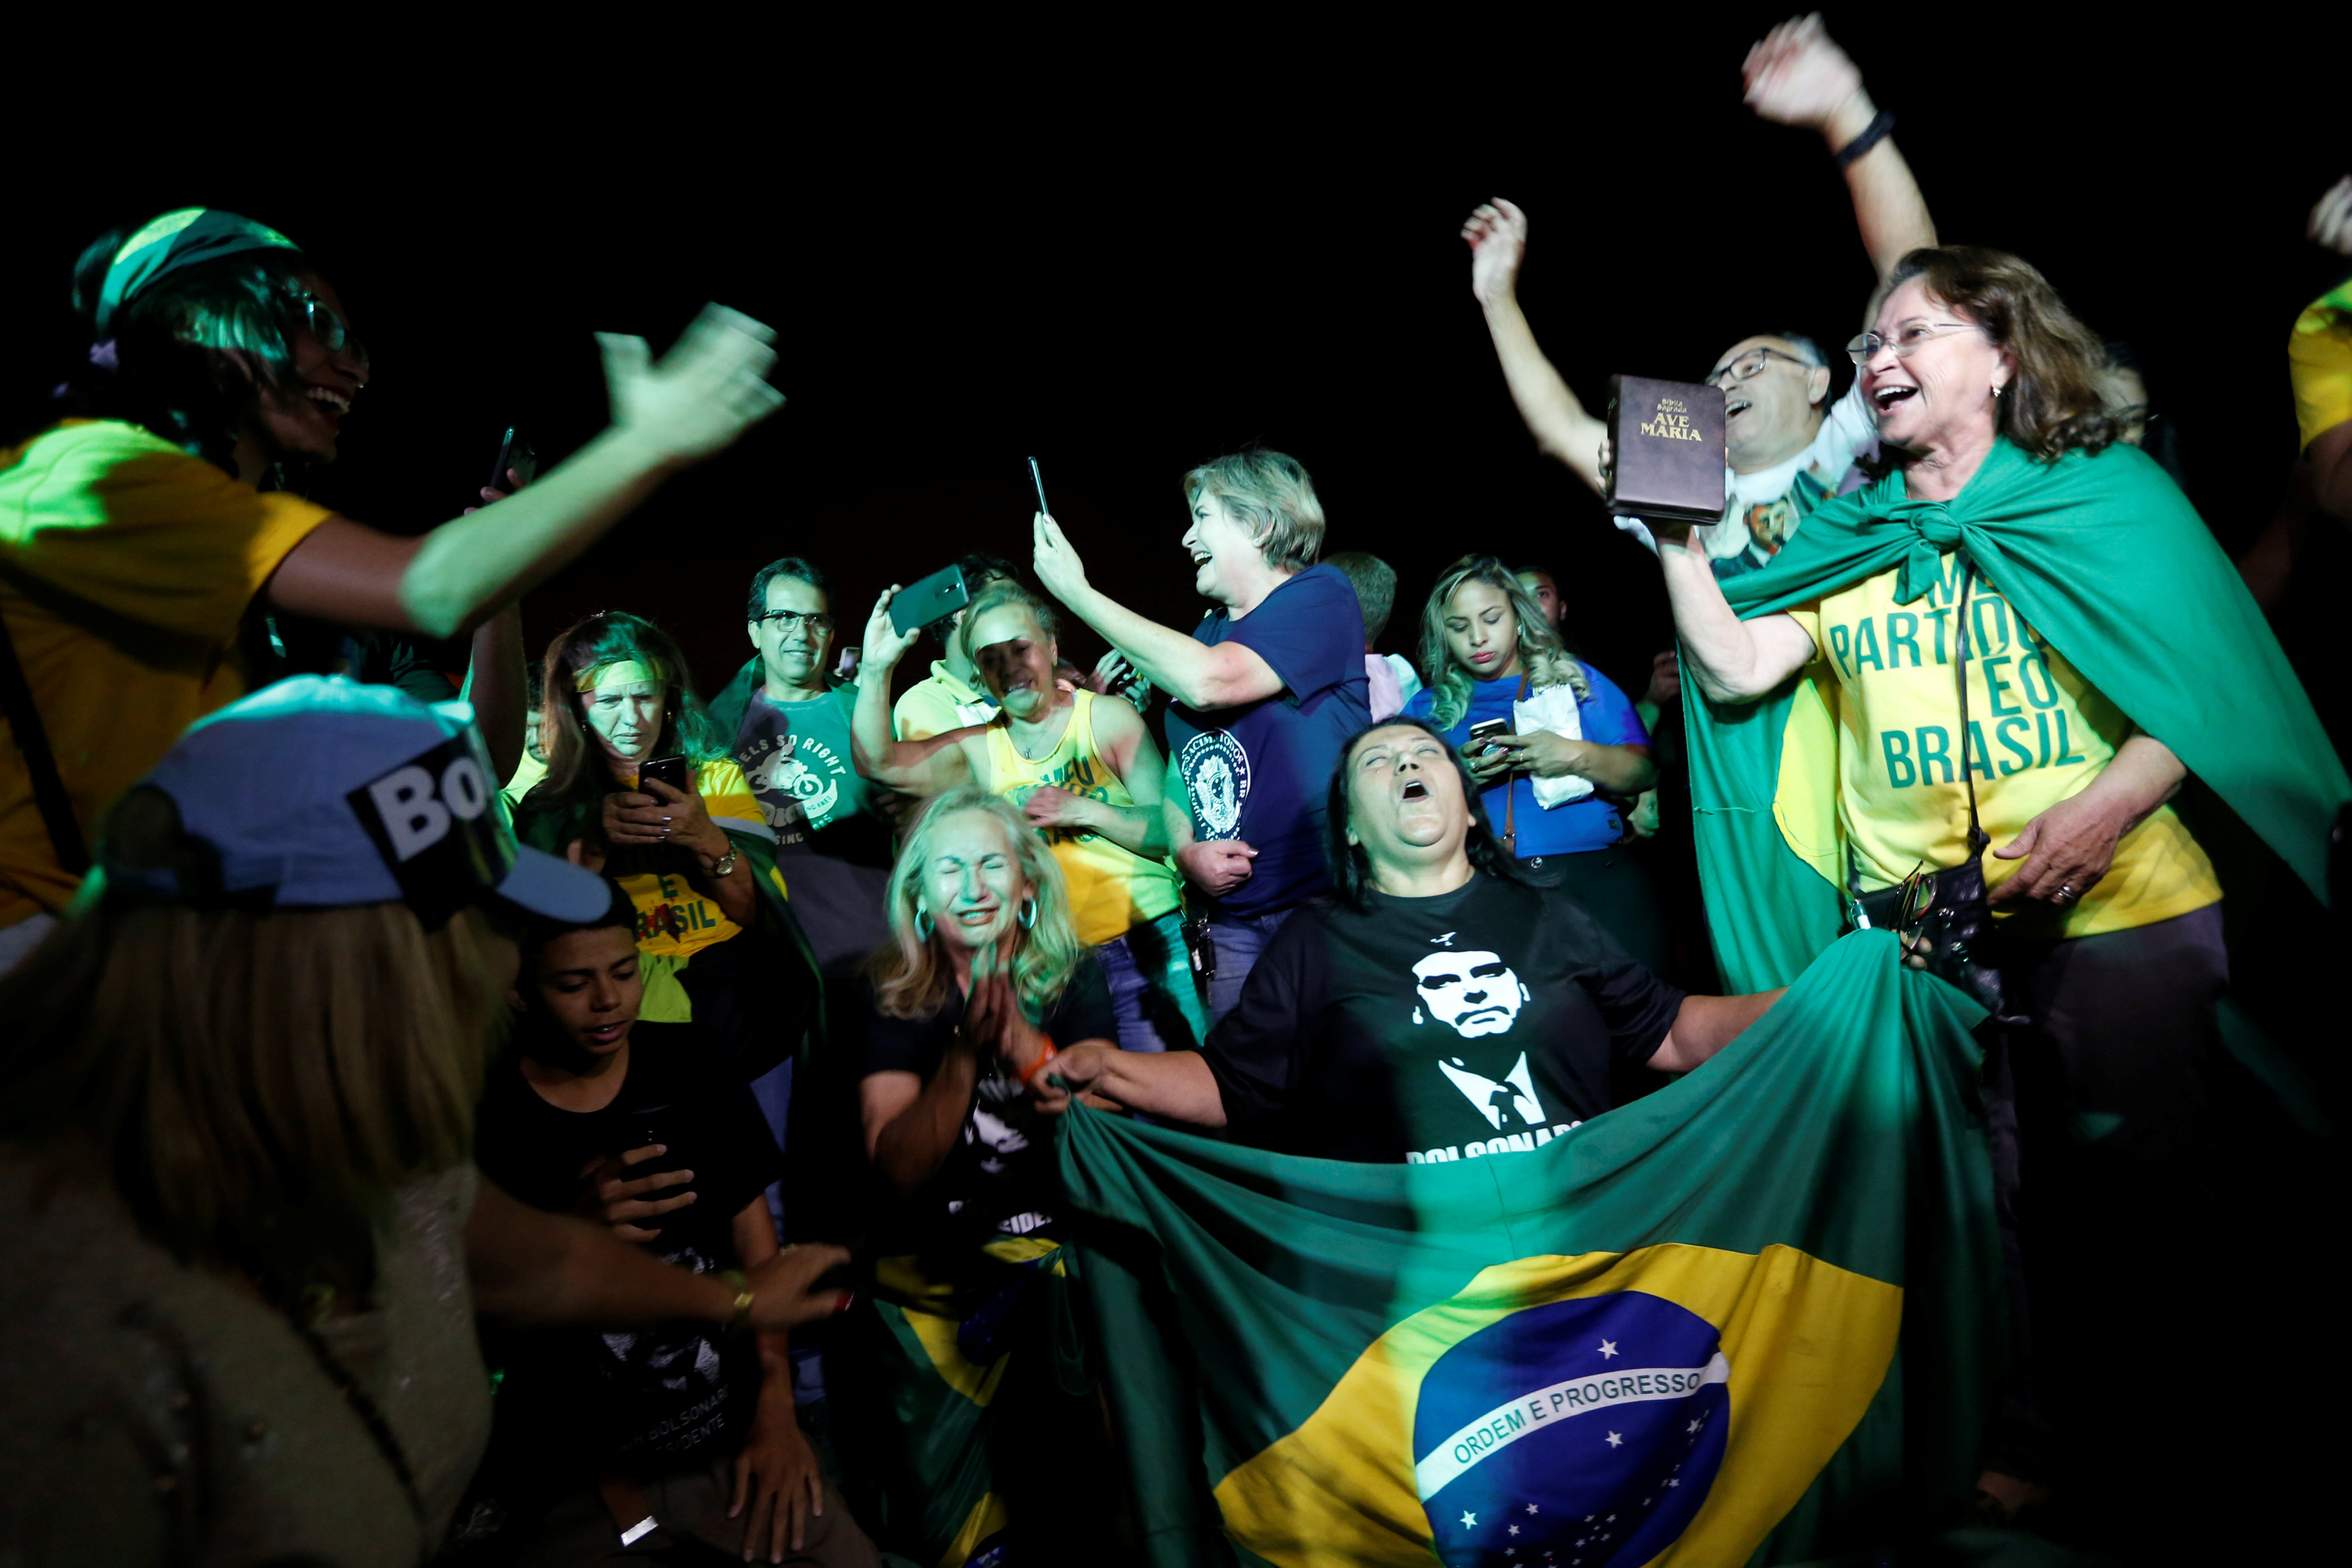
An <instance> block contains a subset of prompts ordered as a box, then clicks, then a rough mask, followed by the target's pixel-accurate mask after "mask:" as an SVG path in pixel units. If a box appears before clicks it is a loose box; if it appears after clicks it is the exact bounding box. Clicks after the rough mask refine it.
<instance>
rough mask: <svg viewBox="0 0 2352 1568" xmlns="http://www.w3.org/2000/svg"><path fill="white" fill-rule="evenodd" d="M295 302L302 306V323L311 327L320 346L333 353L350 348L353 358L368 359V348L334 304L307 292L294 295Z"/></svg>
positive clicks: (311, 334) (313, 335)
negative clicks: (363, 344)
mask: <svg viewBox="0 0 2352 1568" xmlns="http://www.w3.org/2000/svg"><path fill="white" fill-rule="evenodd" d="M294 302H295V303H296V304H298V305H299V306H301V307H302V324H303V325H304V326H305V327H308V328H309V329H310V336H312V337H313V338H316V339H318V340H319V346H320V348H322V349H324V350H327V352H329V353H331V354H340V353H341V352H342V351H343V350H345V349H349V350H351V351H352V358H353V359H356V360H360V361H365V360H366V359H367V357H368V353H367V350H366V348H365V347H363V346H362V344H361V342H360V340H359V339H358V337H357V336H356V335H354V334H353V333H352V326H351V323H350V322H348V321H346V320H344V319H343V318H342V315H341V312H340V311H338V310H337V309H336V308H334V307H333V306H331V305H330V304H328V303H327V302H326V301H325V300H323V299H321V298H319V297H318V296H317V295H315V294H310V293H307V292H306V293H302V294H297V295H296V296H294Z"/></svg>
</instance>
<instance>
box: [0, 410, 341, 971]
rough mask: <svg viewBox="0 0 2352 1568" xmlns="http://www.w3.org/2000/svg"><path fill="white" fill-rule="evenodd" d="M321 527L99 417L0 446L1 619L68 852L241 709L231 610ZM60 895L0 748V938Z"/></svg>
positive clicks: (287, 503) (237, 620)
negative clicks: (125, 798) (153, 772)
mask: <svg viewBox="0 0 2352 1568" xmlns="http://www.w3.org/2000/svg"><path fill="white" fill-rule="evenodd" d="M330 515H331V514H330V513H329V511H328V510H327V508H326V507H320V506H317V505H315V504H313V503H311V502H310V501H306V500H304V499H303V498H302V497H299V496H290V495H287V494H285V493H283V492H273V493H269V494H264V493H263V492H261V491H258V490H256V489H255V488H254V487H253V486H250V485H247V484H246V483H244V482H243V481H242V480H238V479H233V478H231V477H230V476H228V475H226V474H225V473H223V472H222V471H221V470H220V469H218V468H215V467H214V466H213V465H211V464H209V463H207V462H205V461H204V460H203V459H202V458H199V457H191V456H189V455H187V454H186V453H184V452H183V451H181V450H180V449H179V448H178V447H176V446H173V444H171V443H169V442H167V441H164V440H163V439H162V438H161V437H159V436H156V435H153V434H149V433H148V432H147V431H145V430H142V429H141V428H140V427H138V426H137V425H133V424H125V423H120V422H117V421H114V420H82V419H69V420H67V421H65V422H64V423H60V424H58V425H57V426H54V427H53V428H51V429H49V430H47V431H45V432H43V433H42V434H39V435H37V436H36V437H35V438H34V439H32V440H31V441H28V442H26V443H25V444H23V445H21V446H13V447H5V448H0V616H5V618H6V621H7V629H8V634H9V636H10V637H11V638H12V639H13V640H14V641H15V643H16V657H17V660H18V662H19V663H21V664H23V665H24V667H25V679H26V685H29V686H30V687H31V688H32V693H33V704H34V706H35V707H36V708H37V709H38V710H39V712H40V716H41V727H43V728H44V729H45V730H47V732H48V737H49V747H50V750H51V752H52V753H53V754H54V755H55V756H56V758H57V761H58V774H59V776H60V777H61V778H62V779H64V781H65V787H66V792H67V794H68V796H69V797H70V798H71V800H72V802H73V811H74V817H75V819H76V820H77V821H79V823H80V824H81V831H82V838H83V841H84V843H85V844H88V845H89V846H91V847H92V848H93V849H94V848H95V845H96V838H97V828H98V821H99V818H100V816H101V815H102V814H103V813H104V812H105V810H106V808H107V807H108V806H110V805H111V804H112V803H113V801H114V799H115V797H117V796H118V795H120V794H121V793H122V792H123V791H124V790H125V789H129V788H130V787H131V785H133V784H135V783H137V782H138V781H139V779H140V778H141V776H142V775H143V774H144V773H145V772H146V771H147V770H148V769H149V768H152V767H153V766H154V765H155V764H156V762H158V761H159V760H161V759H162V758H163V753H164V752H166V751H168V750H170V749H171V747H172V745H173V742H175V741H177V740H178V739H179V738H180V736H181V733H182V732H183V731H184V730H185V729H186V728H187V727H188V726H189V725H191V724H193V723H194V722H195V721H196V720H197V719H199V718H202V717H203V716H205V715H206V714H208V713H211V712H212V711H213V710H214V709H215V708H218V707H222V706H226V705H227V704H229V703H232V702H235V701H236V699H237V698H238V697H240V696H242V695H245V691H246V677H245V672H244V670H243V669H242V667H241V666H240V663H239V661H238V659H237V657H236V643H237V632H238V628H239V626H240V625H241V623H242V622H244V620H245V615H246V611H247V608H248V607H249V606H250V605H251V604H252V602H253V601H254V598H255V596H256V595H257V594H258V593H259V592H260V591H261V589H262V585H263V584H264V583H266V582H268V580H269V574H270V573H271V572H273V571H276V570H278V563H279V562H280V561H282V560H284V559H286V557H287V556H288V554H289V553H290V552H291V551H292V550H293V549H294V547H295V546H296V545H298V544H299V543H301V542H302V540H303V539H304V538H307V537H308V536H309V534H310V530H311V529H312V528H317V527H318V526H319V525H320V523H321V522H324V521H325V520H326V519H327V517H329V516H330ZM0 727H5V720H0ZM77 883H78V879H77V878H75V877H72V876H70V875H68V874H67V873H66V871H65V870H64V868H63V867H61V866H59V865H58V862H57V855H56V853H55V852H54V851H52V850H51V849H50V847H49V839H48V833H47V831H46V830H45V829H44V828H43V827H42V824H41V817H40V812H39V810H38V809H37V807H36V806H35V804H34V802H33V788H32V778H31V775H30V774H29V773H27V772H26V768H25V759H24V757H23V756H22V754H21V753H19V752H18V750H17V749H16V746H15V745H14V744H13V737H11V739H10V740H8V741H0V926H7V925H15V924H16V923H17V922H18V921H20V920H23V919H25V918H26V917H27V916H29V915H33V914H35V913H36V912H37V911H38V910H40V909H42V908H44V907H47V908H56V907H57V906H58V905H60V904H63V903H65V901H66V900H68V898H70V897H72V896H73V892H74V889H75V887H76V885H77Z"/></svg>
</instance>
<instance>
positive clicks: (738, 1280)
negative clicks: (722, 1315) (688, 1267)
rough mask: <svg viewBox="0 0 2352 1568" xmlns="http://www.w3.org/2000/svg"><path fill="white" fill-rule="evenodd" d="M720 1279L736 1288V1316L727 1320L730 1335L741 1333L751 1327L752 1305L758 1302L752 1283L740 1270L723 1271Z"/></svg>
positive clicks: (720, 1273) (720, 1272)
mask: <svg viewBox="0 0 2352 1568" xmlns="http://www.w3.org/2000/svg"><path fill="white" fill-rule="evenodd" d="M719 1278H720V1279H722V1280H724V1281H727V1282H728V1283H729V1284H730V1285H732V1286H734V1287H735V1315H734V1316H733V1317H731V1318H729V1319H728V1320H727V1332H728V1333H742V1332H743V1331H744V1330H745V1329H747V1328H750V1327H751V1303H752V1302H753V1301H755V1300H757V1298H756V1297H754V1296H753V1295H752V1293H751V1281H750V1280H748V1279H746V1278H744V1276H743V1270H740V1269H722V1270H719Z"/></svg>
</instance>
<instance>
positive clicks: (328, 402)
mask: <svg viewBox="0 0 2352 1568" xmlns="http://www.w3.org/2000/svg"><path fill="white" fill-rule="evenodd" d="M358 392H359V389H358V388H357V387H353V388H352V390H351V391H349V392H345V391H344V390H343V389H341V387H331V386H323V385H321V384H320V383H319V382H310V383H309V384H308V385H306V386H305V387H303V389H302V395H303V396H304V397H305V398H307V399H309V400H310V402H311V403H312V404H314V405H315V406H316V407H317V408H318V410H319V412H320V413H322V414H324V415H325V416H326V419H327V423H329V424H331V425H333V426H334V427H336V428H337V429H341V427H342V423H343V415H345V414H347V413H351V412H352V398H353V397H355V396H356V395H357V394H358Z"/></svg>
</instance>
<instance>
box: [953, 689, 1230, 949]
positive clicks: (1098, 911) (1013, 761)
mask: <svg viewBox="0 0 2352 1568" xmlns="http://www.w3.org/2000/svg"><path fill="white" fill-rule="evenodd" d="M1071 700H1072V701H1073V702H1074V703H1076V705H1077V706H1076V709H1075V710H1074V711H1073V712H1072V713H1071V715H1070V722H1069V724H1068V726H1067V727H1065V728H1064V729H1063V731H1062V738H1061V740H1060V741H1059V742H1058V743H1056V744H1055V747H1054V750H1053V753H1052V754H1051V755H1050V756H1047V757H1044V758H1039V759H1038V760H1037V761H1035V762H1032V761H1030V760H1029V759H1028V758H1025V757H1024V756H1022V755H1021V754H1020V753H1019V752H1018V751H1016V750H1014V749H1013V731H1012V728H1011V721H1010V720H1009V719H1007V718H1006V717H1004V716H1002V715H1000V716H998V717H997V719H996V720H995V722H993V723H992V724H991V725H990V726H989V727H988V772H989V777H988V787H989V788H990V789H993V790H994V791H995V792H996V793H998V794H999V795H1003V796H1006V797H1009V798H1010V799H1011V800H1012V801H1013V804H1015V805H1018V804H1020V803H1021V802H1022V801H1023V800H1027V799H1028V798H1029V796H1030V795H1031V794H1033V793H1034V792H1035V790H1036V789H1037V788H1038V787H1039V786H1040V785H1044V784H1051V785H1054V786H1055V787H1056V788H1059V789H1066V790H1068V791H1069V792H1070V793H1071V794H1073V795H1085V796H1087V797H1089V798H1090V799H1093V800H1100V801H1102V802H1103V803H1104V804H1106V805H1110V806H1132V805H1134V804H1135V797H1134V796H1132V795H1130V794H1129V793H1128V792H1127V785H1126V784H1125V783H1124V782H1122V781H1121V780H1120V779H1119V776H1118V774H1117V773H1114V772H1113V771H1111V768H1110V765H1109V764H1108V763H1107V762H1105V761H1104V760H1103V758H1102V755H1101V753H1100V752H1099V751H1097V749H1096V747H1095V722H1094V703H1095V695H1094V693H1092V692H1087V691H1081V692H1074V693H1072V694H1071ZM1039 831H1040V832H1042V833H1043V834H1044V835H1045V842H1046V843H1048V844H1050V845H1051V846H1053V851H1054V859H1055V861H1057V862H1060V864H1061V867H1062V876H1063V879H1064V880H1065V881H1066V882H1067V883H1069V884H1070V919H1071V921H1072V922H1073V923H1074V924H1075V925H1076V926H1077V928H1078V940H1079V941H1081V942H1084V943H1085V944H1087V946H1090V947H1092V946H1100V945H1102V944H1103V943H1105V942H1108V941H1111V940H1113V939H1115V938H1117V937H1119V936H1125V935H1126V934H1127V932H1128V930H1129V927H1131V926H1135V925H1142V924H1143V923H1144V922H1146V921H1149V920H1157V919H1159V918H1160V916H1161V915H1165V914H1167V913H1168V912H1169V911H1171V910H1172V909H1175V908H1177V907H1178V906H1179V905H1180V904H1182V903H1183V893H1182V890H1181V888H1180V887H1179V885H1178V883H1177V881H1176V873H1175V872H1174V871H1173V870H1171V868H1170V867H1169V865H1168V862H1165V861H1150V860H1145V859H1144V858H1143V857H1142V856H1141V855H1139V854H1137V853H1136V852H1134V851H1133V850H1130V849H1129V848H1128V847H1127V846H1125V845H1124V844H1118V843H1114V842H1112V841H1110V840H1108V839H1107V838H1105V837H1103V836H1102V835H1101V834H1100V833H1096V832H1088V831H1073V830H1071V829H1067V828H1043V829H1040V830H1039Z"/></svg>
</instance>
